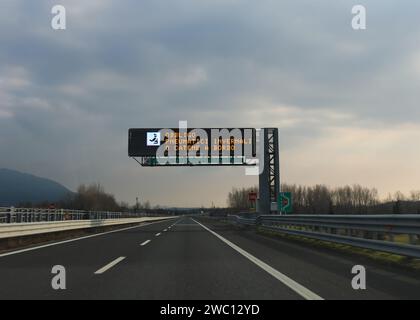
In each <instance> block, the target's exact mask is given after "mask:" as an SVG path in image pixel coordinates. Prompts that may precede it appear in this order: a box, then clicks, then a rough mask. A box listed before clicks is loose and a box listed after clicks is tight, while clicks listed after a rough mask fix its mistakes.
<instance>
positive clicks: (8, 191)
mask: <svg viewBox="0 0 420 320" xmlns="http://www.w3.org/2000/svg"><path fill="white" fill-rule="evenodd" d="M71 193H72V192H71V191H70V190H68V189H67V188H66V187H64V186H62V185H61V184H59V183H57V182H55V181H52V180H49V179H45V178H40V177H36V176H34V175H31V174H26V173H22V172H18V171H14V170H8V169H0V206H2V207H6V206H15V205H17V204H19V203H27V202H30V203H33V204H36V203H41V202H44V201H48V202H52V203H53V202H56V201H59V200H61V199H63V198H64V197H66V196H67V195H69V194H71Z"/></svg>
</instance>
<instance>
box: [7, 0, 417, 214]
mask: <svg viewBox="0 0 420 320" xmlns="http://www.w3.org/2000/svg"><path fill="white" fill-rule="evenodd" d="M56 4H61V5H64V6H65V8H66V9H67V30H64V31H63V30H62V31H57V30H53V29H52V28H51V19H52V17H53V15H52V14H51V8H52V7H53V6H54V5H56ZM356 4H363V5H365V6H366V8H367V30H365V31H355V30H353V29H352V27H351V20H352V14H351V9H352V7H353V6H354V5H356ZM419 17H420V2H418V1H412V0H395V1H393V0H387V1H384V0H364V1H350V0H341V1H333V0H317V1H314V0H284V1H278V0H261V1H255V0H252V1H250V0H132V1H131V0H122V1H116V0H114V1H111V0H89V1H85V0H61V1H47V0H37V1H31V0H26V1H22V0H0V150H1V156H0V167H3V168H9V169H17V170H20V171H24V172H29V173H32V174H36V175H39V176H43V177H48V178H51V179H54V180H56V181H58V182H60V183H62V184H64V185H65V186H67V187H68V188H70V189H73V190H75V189H76V188H77V186H78V185H79V184H81V183H91V182H100V183H101V184H103V185H104V186H105V188H106V190H107V191H109V192H112V193H114V194H115V195H116V196H117V198H118V200H124V201H128V202H130V203H134V202H135V198H136V197H137V196H138V197H139V198H140V199H141V200H144V199H148V200H150V201H151V202H152V203H153V204H158V203H159V204H161V205H179V206H196V205H209V204H211V203H212V202H214V203H215V204H216V205H224V204H225V203H226V194H227V192H228V191H229V190H230V189H231V188H232V187H233V186H242V185H254V184H256V183H257V179H256V178H255V177H246V176H245V174H244V169H243V168H206V169H203V168H159V169H156V168H141V167H140V166H138V165H137V164H136V163H135V162H134V161H133V160H132V159H129V158H128V156H127V129H128V128H130V127H176V126H177V125H178V121H179V120H188V122H189V125H190V126H191V127H240V126H245V127H278V128H280V130H281V131H280V135H281V173H282V179H283V181H286V182H288V183H299V184H307V185H311V184H316V183H324V184H327V185H330V186H336V185H342V184H354V183H360V184H363V185H366V186H369V187H377V188H378V190H379V192H380V194H381V195H382V196H385V195H386V194H387V193H388V192H394V191H396V190H401V191H403V192H406V193H407V192H409V191H410V190H413V189H420V169H419V168H418V166H419V164H420V161H419V160H420V147H419V142H420V105H419V101H420V41H419V39H420V19H419Z"/></svg>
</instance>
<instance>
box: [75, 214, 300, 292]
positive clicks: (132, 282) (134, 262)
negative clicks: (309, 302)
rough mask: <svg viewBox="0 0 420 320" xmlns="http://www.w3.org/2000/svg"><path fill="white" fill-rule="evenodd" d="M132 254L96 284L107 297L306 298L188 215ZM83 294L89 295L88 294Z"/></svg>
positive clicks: (94, 288)
mask: <svg viewBox="0 0 420 320" xmlns="http://www.w3.org/2000/svg"><path fill="white" fill-rule="evenodd" d="M184 222H188V224H189V225H183V223H179V224H176V225H175V226H174V227H173V228H172V229H171V231H168V232H167V233H165V234H163V235H162V236H161V237H159V238H158V239H156V240H154V241H152V242H151V243H150V244H149V245H148V246H147V247H145V248H143V250H138V251H137V252H136V253H135V254H131V255H129V256H128V257H127V259H126V260H125V261H124V263H123V264H121V265H119V266H118V268H114V269H111V270H110V271H109V272H107V273H106V274H104V276H103V277H101V278H100V279H99V278H97V279H94V282H92V283H91V289H92V291H93V292H96V293H97V296H96V297H97V298H103V299H171V300H172V299H173V300H188V299H301V297H300V296H299V295H298V294H296V293H295V292H293V291H292V290H290V289H289V288H287V287H286V286H284V285H283V284H281V283H280V282H279V281H277V280H276V279H274V278H273V277H272V276H271V275H269V274H268V273H266V272H265V271H263V270H261V269H260V268H258V267H256V266H255V265H254V264H253V263H251V262H250V261H249V260H247V259H246V258H244V257H243V256H242V255H240V254H238V253H237V252H236V251H234V250H232V248H230V247H229V246H226V244H224V243H223V242H221V241H220V240H219V239H217V238H215V237H214V236H213V235H211V234H210V233H208V232H207V231H206V230H204V229H203V228H202V227H201V226H199V225H198V224H196V223H194V222H193V221H192V220H190V219H188V218H185V219H184ZM83 298H89V296H88V295H87V296H84V297H83Z"/></svg>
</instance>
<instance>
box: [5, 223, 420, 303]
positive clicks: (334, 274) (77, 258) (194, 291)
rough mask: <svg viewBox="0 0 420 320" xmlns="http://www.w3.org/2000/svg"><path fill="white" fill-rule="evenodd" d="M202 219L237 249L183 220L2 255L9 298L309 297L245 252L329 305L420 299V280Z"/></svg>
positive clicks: (320, 250)
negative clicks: (56, 270)
mask: <svg viewBox="0 0 420 320" xmlns="http://www.w3.org/2000/svg"><path fill="white" fill-rule="evenodd" d="M194 219H197V221H198V222H200V223H201V224H203V226H205V227H206V228H209V229H210V230H212V231H214V232H216V233H217V234H219V235H220V236H221V237H223V238H224V239H226V240H228V242H231V244H233V246H232V245H228V244H227V243H226V241H225V242H224V241H222V240H221V239H220V238H217V237H216V236H214V234H212V233H210V232H209V231H208V230H205V229H204V228H203V227H202V226H200V225H198V224H197V223H196V222H194V221H193V220H192V219H190V218H188V217H180V218H178V219H177V220H176V221H163V222H159V223H154V224H150V225H146V226H142V227H138V228H134V229H130V230H125V231H120V232H114V233H109V234H105V235H103V236H98V237H93V238H87V239H83V240H79V241H73V242H68V243H62V244H59V245H55V246H50V247H45V248H42V249H38V250H33V251H28V252H23V253H20V254H16V255H11V256H5V257H0V284H1V285H0V299H101V298H102V299H175V300H188V299H206V300H211V299H245V300H246V299H302V296H301V295H299V294H297V293H296V292H294V291H293V290H291V289H290V288H289V287H288V286H286V285H284V284H283V283H281V282H280V281H278V279H276V278H275V277H273V275H270V274H269V273H267V272H266V271H264V270H263V269H264V268H261V267H259V266H257V265H256V264H255V263H254V262H252V261H251V260H252V259H251V260H250V259H249V258H247V257H246V255H244V254H243V253H240V252H238V251H241V250H243V251H245V252H247V253H249V254H250V255H252V256H253V257H255V258H256V259H258V260H260V261H261V262H263V263H265V264H267V265H268V266H269V267H270V268H273V269H274V270H277V271H278V272H279V273H281V274H282V275H285V276H287V277H288V278H290V279H292V280H293V281H295V282H297V283H298V284H300V285H302V286H303V287H305V288H307V289H309V290H310V291H312V292H314V293H316V294H317V295H319V296H320V297H322V298H325V299H401V298H408V299H419V298H420V295H419V293H420V290H419V288H420V281H419V280H418V275H416V276H413V275H412V274H411V273H407V272H404V271H402V270H394V269H392V268H387V267H384V266H382V265H378V264H375V263H372V262H371V261H365V260H363V259H362V258H360V257H351V256H348V255H344V254H339V253H336V252H334V251H331V250H322V249H320V248H313V247H308V246H305V245H303V244H298V243H296V242H291V241H287V240H280V239H273V238H269V237H266V236H262V235H258V234H256V233H255V232H254V231H247V230H246V229H245V230H244V229H239V230H238V229H237V228H234V227H232V226H231V225H229V224H226V223H223V222H221V221H218V220H214V219H209V218H203V217H198V218H194ZM164 230H167V231H166V232H165V231H164ZM156 234H160V236H158V237H156V236H155V235H156ZM234 247H238V248H240V249H241V250H236V249H238V248H236V249H234ZM122 258H124V259H122ZM354 264H362V265H365V266H366V267H367V269H368V280H367V281H368V282H367V285H368V290H365V291H356V290H353V289H352V288H351V285H350V283H351V278H352V275H351V273H350V270H351V268H352V266H353V265H354ZM54 265H63V266H65V267H66V271H67V281H66V283H67V290H65V291H54V290H53V289H52V288H51V279H52V278H53V276H54V275H52V274H51V269H52V267H53V266H54ZM98 271H103V272H101V274H100V275H98V274H95V272H98Z"/></svg>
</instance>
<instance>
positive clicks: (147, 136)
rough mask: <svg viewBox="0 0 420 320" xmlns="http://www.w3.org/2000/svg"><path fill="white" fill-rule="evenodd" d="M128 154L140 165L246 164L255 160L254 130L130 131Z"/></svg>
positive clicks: (150, 129)
mask: <svg viewBox="0 0 420 320" xmlns="http://www.w3.org/2000/svg"><path fill="white" fill-rule="evenodd" d="M128 155H129V156H130V157H140V158H142V160H143V161H142V165H147V166H155V165H171V164H172V165H194V164H196V165H247V164H248V162H247V161H246V160H247V159H255V158H256V130H255V129H253V128H240V129H232V128H205V129H200V128H196V129H190V128H172V129H165V128H142V129H129V133H128Z"/></svg>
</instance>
